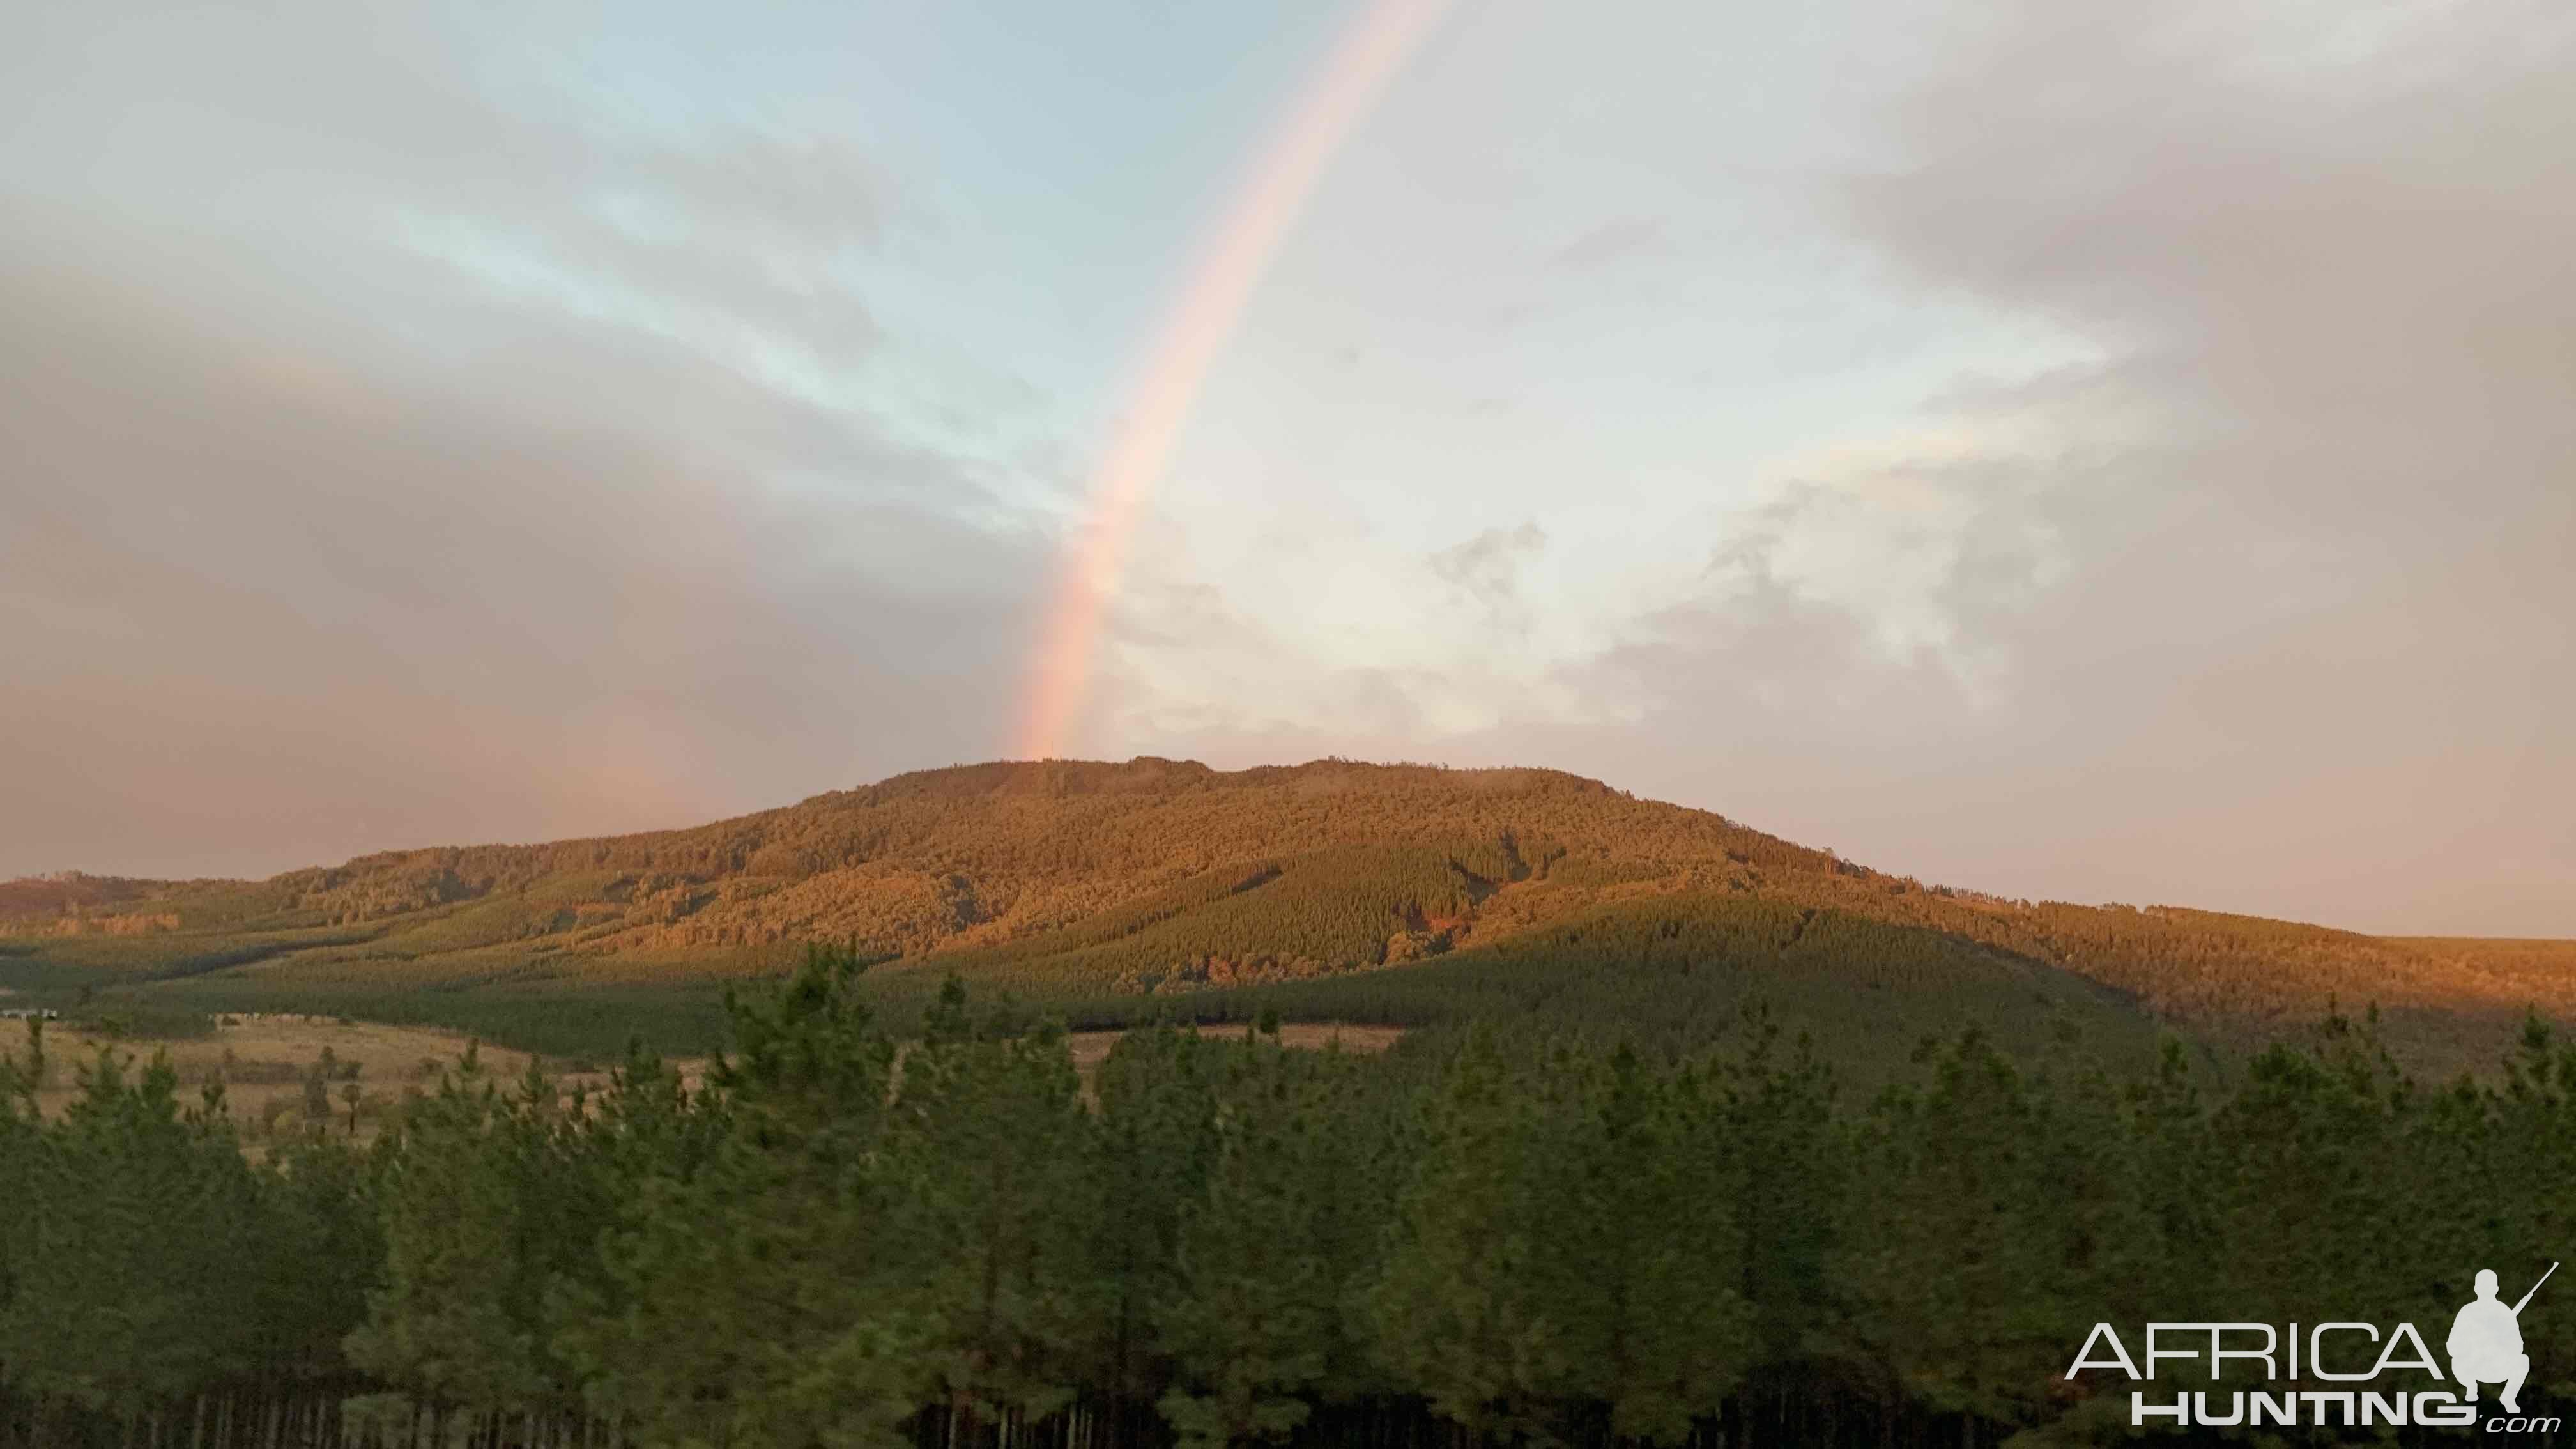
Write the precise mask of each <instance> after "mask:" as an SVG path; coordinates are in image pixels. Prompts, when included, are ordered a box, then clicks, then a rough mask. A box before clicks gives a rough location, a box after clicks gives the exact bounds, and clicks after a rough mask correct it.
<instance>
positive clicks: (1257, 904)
mask: <svg viewBox="0 0 2576 1449" xmlns="http://www.w3.org/2000/svg"><path fill="white" fill-rule="evenodd" d="M817 938H833V939H840V940H850V939H855V940H856V941H857V943H858V944H859V946H860V948H861V949H862V950H864V951H866V952H868V953H870V954H873V955H878V956H884V957H897V958H901V959H900V961H899V962H898V964H896V965H895V966H894V968H893V970H894V973H895V974H896V975H897V976H901V975H903V974H904V973H906V972H907V971H909V970H911V969H913V968H915V967H923V968H930V969H934V970H941V971H944V970H946V969H952V968H953V969H955V970H957V971H959V972H960V973H961V974H963V975H965V976H967V977H968V978H969V979H977V978H987V979H991V980H993V981H995V982H996V983H997V984H1004V985H1009V986H1012V987H1014V988H1015V989H1023V990H1031V991H1035V992H1038V993H1040V994H1054V995H1058V996H1065V995H1090V996H1113V995H1118V994H1154V995H1161V996H1171V995H1175V994H1180V993H1196V992H1209V991H1221V990H1224V989H1226V988H1237V989H1240V988H1244V987H1248V986H1255V985H1261V984H1265V983H1281V982H1299V983H1315V982H1323V981H1336V982H1339V981H1346V980H1348V979H1349V978H1354V977H1357V976H1360V975H1361V974H1363V973H1377V972H1381V971H1384V969H1385V968H1398V967H1402V968H1409V969H1410V970H1412V971H1420V968H1421V963H1426V962H1432V961H1433V958H1444V959H1441V960H1439V961H1438V962H1437V963H1436V965H1437V967H1438V969H1436V970H1431V971H1427V972H1421V974H1419V975H1417V976H1408V977H1407V978H1406V979H1407V982H1408V983H1415V982H1418V983H1419V984H1420V986H1422V987H1425V988H1427V987H1429V986H1431V985H1433V984H1434V983H1454V984H1456V985H1458V986H1459V988H1460V989H1468V988H1469V987H1472V986H1476V985H1478V984H1479V983H1480V982H1481V983H1483V984H1486V985H1490V984H1491V982H1490V979H1489V978H1492V977H1493V974H1494V973H1495V972H1505V973H1508V972H1510V971H1514V970H1520V971H1524V972H1525V971H1527V970H1530V969H1536V965H1535V964H1534V963H1544V964H1548V965H1552V966H1554V967H1557V968H1560V969H1562V968H1566V967H1569V966H1572V967H1581V966H1582V965H1583V964H1584V963H1586V962H1599V963H1602V964H1603V965H1604V966H1605V968H1607V967H1610V966H1618V967H1622V968H1634V967H1635V966H1636V965H1637V963H1638V962H1640V961H1646V960H1662V961H1665V962H1668V963H1670V964H1672V965H1673V967H1674V969H1675V970H1676V971H1681V972H1686V971H1688V970H1689V969H1690V968H1691V967H1692V966H1693V965H1694V964H1697V963H1701V962H1706V963H1713V964H1722V965H1729V966H1735V967H1739V968H1745V969H1752V968H1755V967H1759V968H1761V969H1763V970H1765V971H1770V972H1773V973H1776V974H1781V975H1783V976H1784V977H1790V978H1798V979H1804V980H1809V981H1811V982H1813V983H1815V984H1820V985H1828V986H1833V987H1836V988H1840V987H1852V988H1855V989H1857V988H1860V987H1863V986H1871V987H1878V988H1885V987H1887V986H1889V985H1890V984H1895V985H1898V986H1904V987H1908V988H1910V989H1914V990H1916V991H1918V992H1920V991H1923V990H1934V991H1938V990H1941V989H1945V983H1948V982H1951V981H1953V980H1968V979H1971V978H1973V979H1975V980H1978V981H1981V982H1984V983H1986V984H1988V985H1992V984H1994V983H1996V982H2011V983H2018V984H2016V985H2015V986H2014V987H2013V989H2016V990H2018V989H2020V985H2024V984H2030V983H2037V986H2036V989H2038V990H2040V991H2042V993H2043V994H2045V993H2046V992H2049V991H2056V990H2059V989H2060V988H2059V987H2058V986H2056V985H2054V984H2052V983H2053V982H2054V981H2056V980H2059V979H2071V978H2083V979H2084V980H2085V981H2089V982H2090V983H2094V988H2109V991H2107V992H2104V991H2100V990H2098V989H2094V988H2087V989H2092V990H2093V994H2094V995H2095V996H2096V997H2097V998H2101V999H2117V1000H2125V1001H2126V1002H2128V1003H2131V1004H2134V1006H2136V1007H2138V1008H2141V1009H2143V1010H2145V1011H2147V1012H2149V1013H2152V1014H2153V1015H2155V1016H2157V1017H2159V1018H2162V1019H2164V1020H2167V1021H2171V1022H2181V1023H2198V1024H2203V1025H2213V1026H2219V1027H2230V1026H2235V1027H2243V1026H2265V1025H2267V1024H2272V1023H2286V1022H2296V1021H2304V1020H2307V1019H2311V1018H2313V1017H2315V1016H2318V1015H2321V1014H2323V1013H2324V1012H2325V1011H2326V1010H2327V1008H2328V1006H2329V1003H2330V1002H2334V1001H2340V1002H2341V1003H2342V1004H2343V1005H2344V1006H2346V1007H2348V1008H2354V1009H2358V1008H2359V1007H2361V1006H2362V1005H2364V1004H2365V1003H2373V1004H2377V1005H2378V1006H2380V1007H2382V1008H2385V1009H2388V1010H2389V1011H2391V1012H2392V1013H2396V1014H2399V1015H2401V1016H2402V1015H2404V1014H2406V1013H2416V1014H2428V1013H2429V1014H2434V1015H2449V1016H2460V1015H2464V1014H2465V1015H2467V1016H2475V1017H2479V1018H2481V1019H2492V1020H2502V1019H2508V1018H2513V1017H2518V1016H2519V1015H2520V1014H2521V1012H2522V1011H2523V1010H2524V1009H2525V1008H2526V1007H2537V1008H2539V1009H2540V1010H2542V1011H2543V1012H2544V1013H2546V1014H2550V1015H2557V1016H2570V1017H2576V943H2563V942H2480V941H2453V940H2423V939H2416V940H2393V939H2385V938H2374V937H2368V936H2361V935H2355V934H2351V933H2348V932H2342V931H2333V930H2327V929H2323V928H2320V927H2314V926H2305V925H2297V924H2292V923H2288V922H2281V921H2272V920H2264V919H2259V918H2254V917H2246V916H2232V915H2221V914H2215V913H2211V912H2205V911H2195V910H2189V909H2183V908H2178V907H2163V906H2151V907H2145V908H2131V907H2127V906H2105V907H2088V906H2076V905H2066V904H2058V903H2049V902H2039V903H2033V902H2028V901H2019V900H2004V899H1998V898H1993V897H1988V896H1981V895H1976V894H1973V893H1967V892H1958V891H1951V890H1948V889H1944V888H1942V887H1939V886H1927V885H1925V884H1923V883H1921V882H1918V881H1916V880H1914V879H1912V878H1910V877H1905V876H1899V875H1889V874H1885V873H1883V872H1880V871H1877V870H1872V869H1868V868H1865V867H1863V866H1860V865H1856V864H1854V863H1851V862H1848V861H1844V860H1840V859H1837V858H1836V857H1835V856H1834V855H1833V854H1831V853H1830V852H1824V851H1816V850H1810V849H1806V848H1804V847H1801V846H1798V845H1795V844H1792V843H1790V842H1788V841H1785V840H1781V839H1779V838H1777V837H1774V836H1770V835H1766V834H1764V833H1762V832H1761V831H1759V830H1755V829H1752V828H1749V827H1747V826H1745V825H1742V824H1738V823H1736V822H1734V821H1731V820H1728V819H1726V818H1724V817H1722V816H1719V815H1716V814H1712V813H1710V812H1707V811H1702V810H1691V809H1685V808H1682V807H1679V806H1674V805H1668V804H1661V803H1657V802H1653V801H1647V800H1640V799H1637V798H1635V797H1634V796H1632V795H1629V794H1627V793H1625V792H1623V791H1620V790H1617V789H1614V788H1612V787H1610V786H1608V785H1605V784H1603V783H1601V782H1599V781H1596V780H1588V779H1583V778H1579V777H1576V776H1573V775H1567V774H1562V773H1559V772H1555V771H1549V770H1536V769H1498V770H1449V769H1440V768H1435V767H1427V766H1413V765H1367V764H1356V763H1350V762H1345V761H1339V760H1332V761H1317V762H1314V763H1310V764H1305V765H1298V766H1293V767H1275V768H1262V769H1252V770H1243V771H1236V772H1223V771H1217V770H1212V769H1210V768H1208V767H1207V766H1204V765H1201V764H1198V763H1196V762H1192V761H1173V760H1162V759H1150V758H1146V759H1136V760H1131V761H1128V762H1126V763H1124V764H1109V763H1091V762H1072V761H1046V762H1036V763H1028V762H1019V763H995V764H984V765H970V766H959V767H956V768H951V769H943V770H930V771H923V772H919V773H915V774H908V775H899V776H896V777H894V778H892V779H888V780H885V781H882V782H880V783H878V784H875V785H870V786H867V787H864V788H861V789H857V790H851V791H844V792H836V793H832V794H827V795H819V796H816V797H814V798H812V799H810V800H806V801H804V802H802V803H800V804H797V805H793V806H789V807H786V808H783V809H777V810H770V811H764V812H762V813H759V814H755V815H748V816H744V817H741V818H739V819H734V820H727V821H721V822H718V823H715V824H712V825H706V826H701V827H698V828H695V829H689V830H677V831H667V832H661V833H655V834H646V835H631V836H621V837H615V838H606V839H596V840H574V841H563V842H558V843H554V844H548V845H528V846H472V847H460V848H445V849H431V850H413V851H402V852H394V853H388V854H382V855H372V856H366V857H362V858H360V859H357V860H353V861H350V862H348V863H347V864H344V865H339V866H331V867H318V868H314V869H308V870H299V871H293V872H289V873H288V874H285V875H281V876H278V877H276V878H274V879H272V880H267V881H260V882H241V881H195V882H186V883H167V882H149V881H132V880H120V879H110V878H102V877H93V876H69V877H56V878H49V879H45V880H33V881H18V882H11V883H8V884H6V885H0V953H5V954H0V979H8V973H9V972H10V971H12V970H14V971H15V972H16V973H17V978H18V979H21V980H25V981H59V980H64V979H69V977H68V976H67V975H66V974H64V973H71V974H80V975H87V974H90V973H99V974H104V975H109V976H113V977H116V978H119V979H122V980H125V981H134V980H138V979H148V980H175V979H180V978H199V979H202V978H222V979H229V980H238V981H243V982H250V981H256V982H259V983H264V984H268V985H272V986H275V985H282V984H286V983H292V982H297V981H308V982H318V981H350V980H356V979H362V978H363V979H377V978H384V979H400V980H404V981H408V982H414V983H423V984H429V983H460V982H486V981H495V980H511V981H519V982H528V981H536V980H548V981H556V982H565V983H571V982H584V983H593V984H605V983H619V982H623V983H634V982H640V981H641V982H649V981H671V980H680V979H695V978H703V977H706V976H709V975H717V974H738V973H743V972H751V971H764V970H767V969H770V968H771V967H772V966H773V965H774V963H775V962H776V961H777V960H778V959H779V952H780V950H781V949H782V948H784V947H792V946H793V945H794V943H798V942H802V941H806V940H812V939H817ZM1478 971H1483V972H1484V973H1485V975H1484V976H1483V977H1476V976H1475V973H1477V972H1478ZM1471 977H1475V979H1474V980H1470V979H1469V978H1471ZM1372 979H1376V978H1372ZM1383 979H1384V981H1385V982H1387V983H1388V984H1390V985H1392V984H1393V983H1394V981H1395V979H1396V978H1395V977H1394V976H1393V974H1391V973H1390V974H1387V975H1386V976H1385V977H1384V978H1383ZM2075 984H2077V985H2079V986H2080V985H2081V983H2080V982H2078V983H2075ZM1365 999H1366V998H1364V997H1362V996H1356V995H1349V994H1348V993H1347V992H1346V994H1345V996H1344V997H1343V998H1342V999H1341V1003H1340V1004H1341V1006H1343V1007H1350V1006H1352V1004H1353V1003H1360V1004H1363V1005H1364V1003H1365Z"/></svg>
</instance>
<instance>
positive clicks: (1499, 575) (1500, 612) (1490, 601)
mask: <svg viewBox="0 0 2576 1449" xmlns="http://www.w3.org/2000/svg"><path fill="white" fill-rule="evenodd" d="M1545 547H1547V533H1546V531H1545V530H1544V529H1541V528H1540V527H1539V526H1538V525H1537V524H1536V523H1524V524H1522V525H1521V526H1520V527H1518V528H1509V529H1505V528H1488V529H1486V530H1485V531H1483V532H1482V533H1479V534H1477V535H1476V536H1475V537H1473V538H1470V539H1468V540H1467V541H1466V542H1464V543H1459V544H1453V545H1451V546H1450V547H1448V548H1444V549H1442V550H1440V551H1439V552H1437V553H1434V554H1433V555H1431V558H1430V564H1431V573H1432V575H1433V577H1435V578H1438V579H1439V580H1440V581H1441V582H1443V583H1445V584H1447V585H1448V586H1449V588H1450V589H1451V590H1452V591H1453V592H1454V593H1455V594H1457V595H1460V596H1462V597H1464V598H1467V599H1469V600H1472V601H1473V602H1474V603H1475V604H1476V605H1477V606H1478V607H1479V608H1480V609H1481V610H1482V611H1483V612H1484V614H1485V616H1486V618H1487V619H1488V620H1490V621H1493V622H1496V623H1502V624H1508V625H1510V626H1512V627H1516V628H1520V629H1524V630H1525V629H1526V628H1527V627H1528V621H1527V619H1526V618H1525V612H1526V609H1527V600H1526V598H1525V597H1524V594H1523V591H1522V585H1521V569H1522V567H1523V566H1524V565H1525V564H1526V563H1527V561H1528V560H1530V559H1532V558H1535V557H1536V556H1537V555H1538V553H1539V551H1540V550H1541V549H1543V548H1545Z"/></svg>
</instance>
